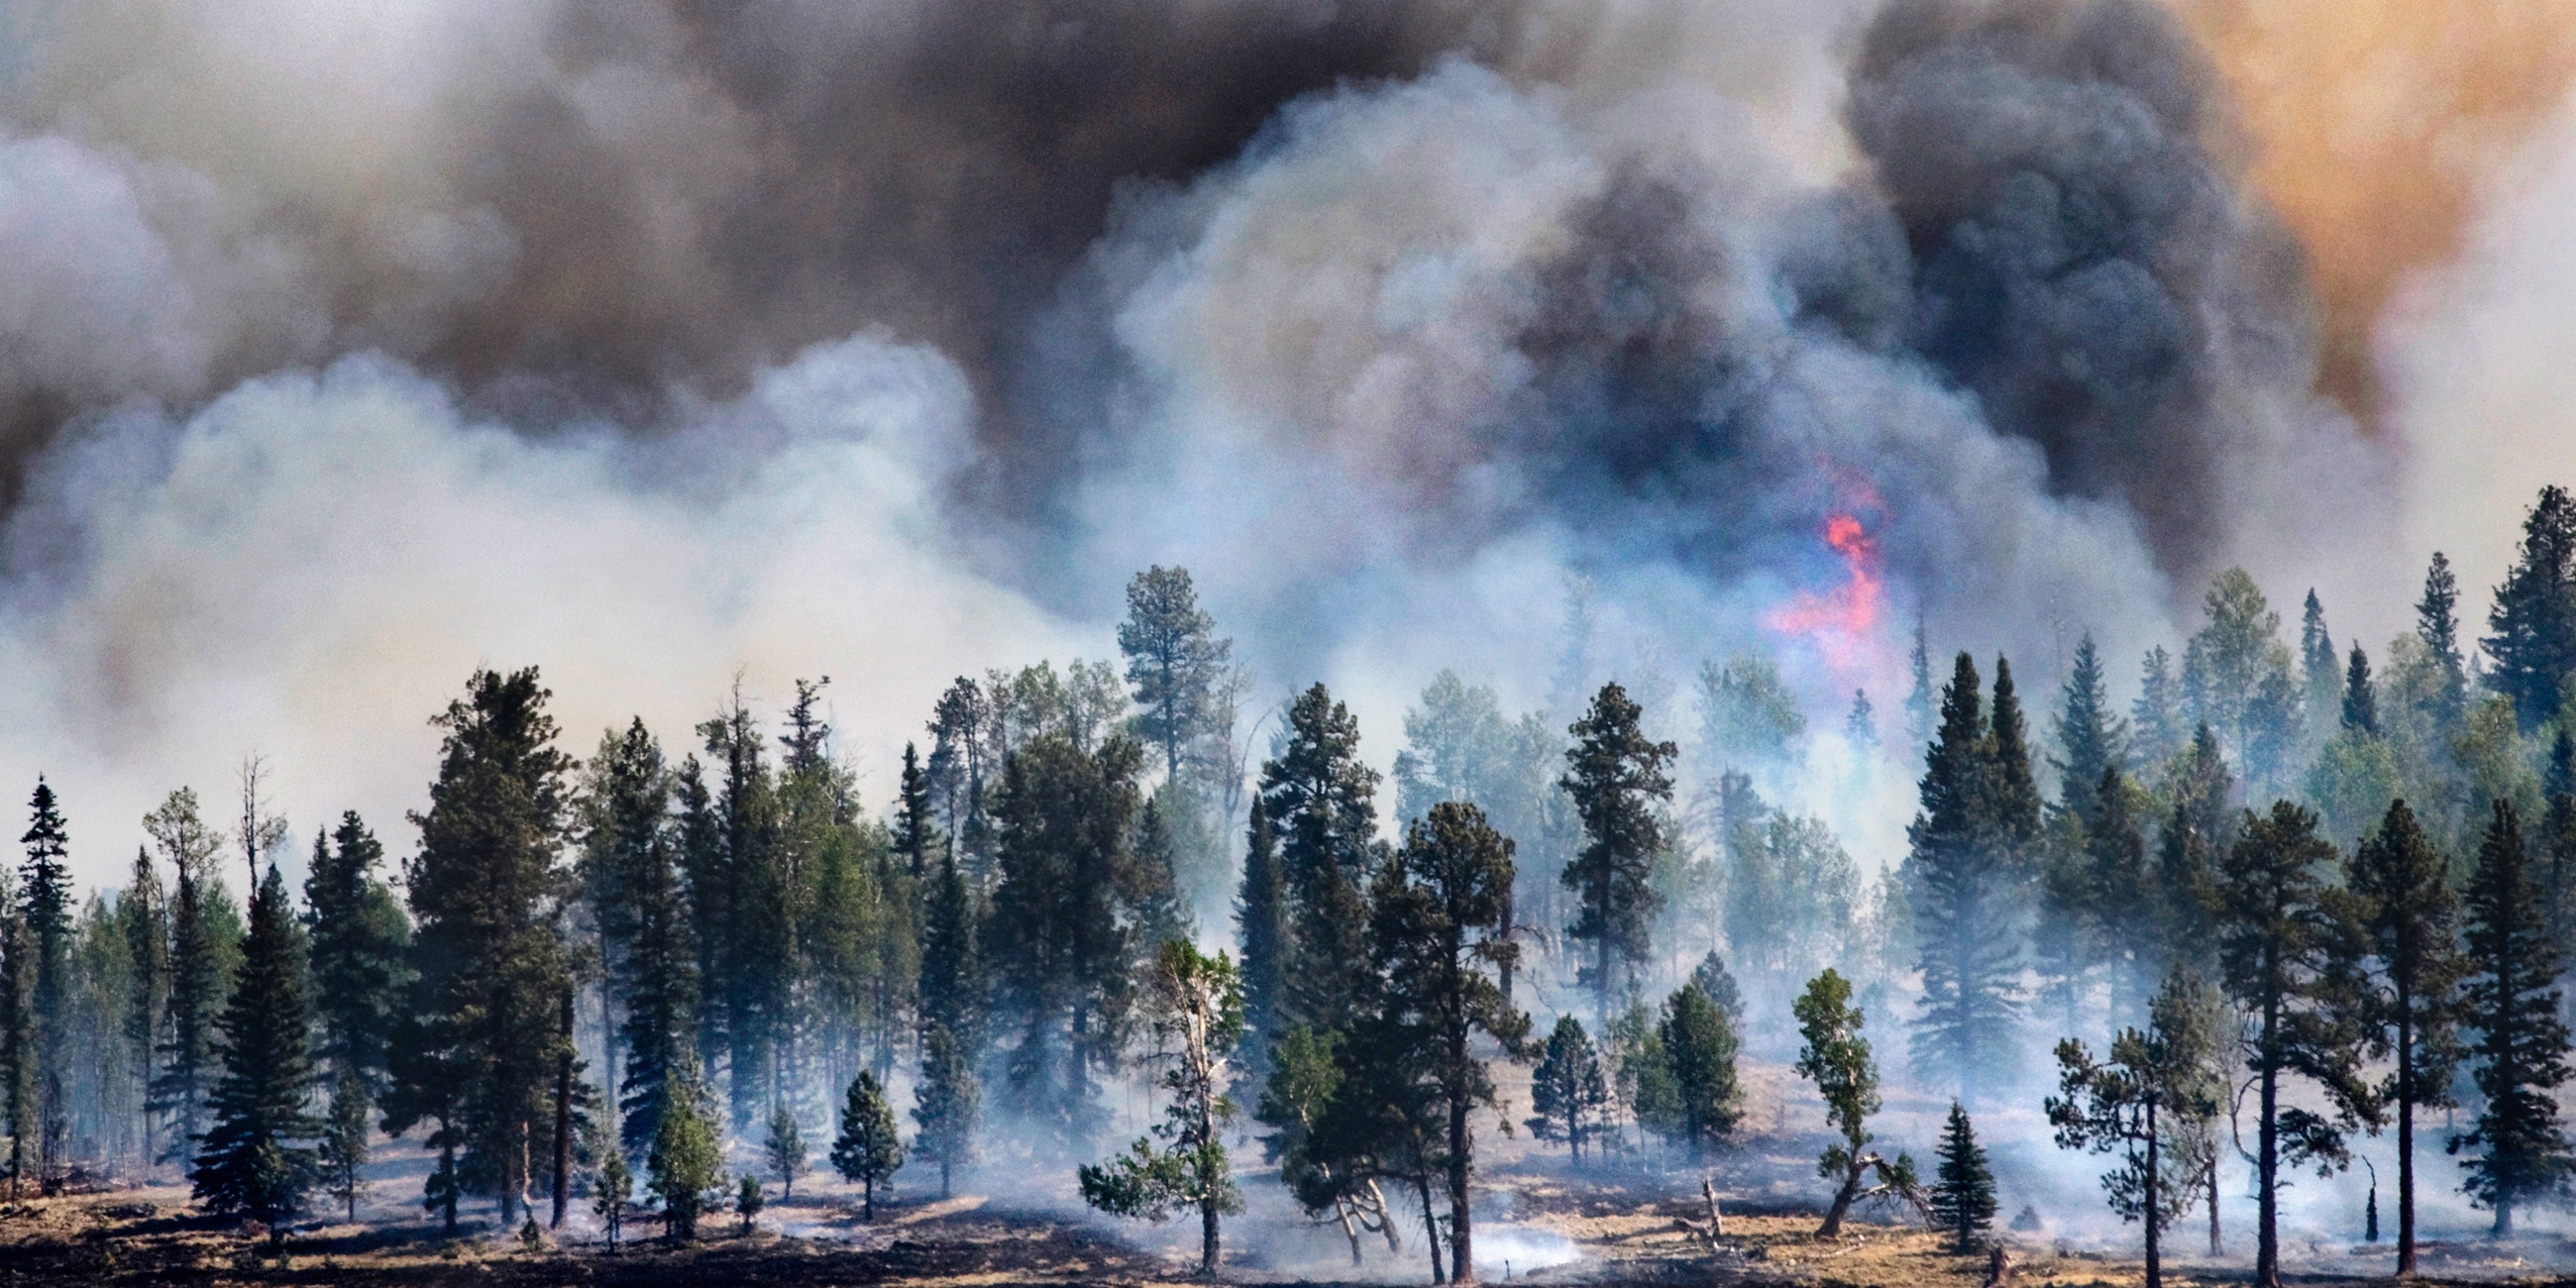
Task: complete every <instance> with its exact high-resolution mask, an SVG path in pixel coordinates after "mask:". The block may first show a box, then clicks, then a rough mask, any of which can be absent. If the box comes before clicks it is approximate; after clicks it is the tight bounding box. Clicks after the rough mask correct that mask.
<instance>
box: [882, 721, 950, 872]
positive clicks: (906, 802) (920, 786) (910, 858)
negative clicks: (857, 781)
mask: <svg viewBox="0 0 2576 1288" xmlns="http://www.w3.org/2000/svg"><path fill="white" fill-rule="evenodd" d="M947 847H948V842H947V838H945V837H943V836H941V835H940V834H939V818H938V815H937V806H936V805H935V804H934V803H933V801H932V799H931V791H930V775H929V774H928V773H926V772H924V771H923V770H922V768H921V757H920V755H919V753H917V752H915V751H914V750H913V746H912V744H911V743H908V742H907V743H905V744H904V745H903V776H902V778H901V779H900V780H899V781H898V784H897V787H896V791H895V824H894V848H895V852H896V853H898V854H901V855H902V856H903V861H904V866H905V867H907V868H909V869H911V871H912V877H913V879H914V880H915V881H927V880H929V879H930V864H931V858H932V856H934V855H937V854H940V853H943V852H945V851H946V850H947Z"/></svg>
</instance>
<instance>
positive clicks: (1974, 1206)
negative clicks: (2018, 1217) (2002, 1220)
mask: <svg viewBox="0 0 2576 1288" xmlns="http://www.w3.org/2000/svg"><path fill="white" fill-rule="evenodd" d="M1935 1153H1936V1157H1938V1158H1939V1159H1940V1163H1939V1165H1938V1166H1936V1167H1935V1168H1934V1170H1933V1178H1934V1179H1933V1181H1932V1190H1931V1203H1930V1206H1931V1209H1932V1223H1933V1225H1934V1227H1935V1228H1937V1229H1940V1230H1944V1231H1947V1232H1948V1233H1949V1235H1950V1241H1951V1246H1952V1247H1953V1248H1955V1249H1957V1250H1958V1251H1960V1252H1966V1251H1969V1250H1970V1249H1972V1248H1974V1247H1976V1246H1977V1243H1978V1241H1979V1239H1980V1237H1981V1236H1983V1235H1984V1234H1985V1232H1986V1230H1987V1229H1988V1228H1989V1227H1991V1226H1992V1225H1993V1224H1994V1222H1995V1174H1994V1169H1992V1168H1990V1167H1988V1166H1987V1165H1986V1151H1985V1150H1984V1149H1983V1148H1981V1147H1979V1146H1978V1144H1977V1132H1976V1128H1975V1127H1974V1126H1972V1125H1971V1124H1970V1123H1969V1122H1968V1111H1967V1110H1965V1109H1963V1108H1961V1107H1960V1106H1959V1102H1958V1101H1955V1100H1953V1101H1951V1102H1950V1120H1949V1122H1948V1123H1946V1124H1944V1125H1943V1127H1942V1129H1941V1145H1940V1148H1939V1149H1938V1150H1937V1151H1936V1152H1935Z"/></svg>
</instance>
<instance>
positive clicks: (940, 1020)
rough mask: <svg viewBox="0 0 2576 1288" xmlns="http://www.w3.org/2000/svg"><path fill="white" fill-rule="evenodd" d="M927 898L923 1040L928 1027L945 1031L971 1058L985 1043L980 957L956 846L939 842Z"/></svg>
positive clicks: (923, 939) (972, 895) (971, 905)
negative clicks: (937, 865) (948, 845)
mask: <svg viewBox="0 0 2576 1288" xmlns="http://www.w3.org/2000/svg"><path fill="white" fill-rule="evenodd" d="M925 903H926V907H925V908H924V910H923V917H922V928H921V983H920V986H919V990H918V993H919V996H920V998H921V1003H920V1007H919V1014H920V1019H921V1026H922V1032H923V1033H924V1035H925V1037H924V1042H925V1043H927V1041H928V1038H927V1036H926V1035H927V1034H929V1033H932V1032H945V1033H947V1034H948V1036H949V1041H950V1042H951V1044H953V1045H956V1046H958V1047H960V1048H961V1049H962V1052H963V1054H964V1055H965V1058H966V1059H967V1061H968V1062H969V1063H970V1064H971V1063H973V1062H974V1061H975V1060H976V1059H978V1058H980V1056H981V1054H982V1052H983V1049H984V1042H983V1034H984V958H983V953H982V951H981V946H980V944H979V942H978V939H977V929H976V915H975V912H976V909H975V892H974V891H973V890H971V889H969V888H967V884H966V874H965V873H963V872H961V871H959V870H958V867H957V854H956V852H955V850H954V849H952V848H949V847H945V846H943V847H941V850H940V855H939V868H938V871H937V872H936V873H935V874H934V875H933V877H932V881H931V885H930V890H929V897H928V899H927V900H925Z"/></svg>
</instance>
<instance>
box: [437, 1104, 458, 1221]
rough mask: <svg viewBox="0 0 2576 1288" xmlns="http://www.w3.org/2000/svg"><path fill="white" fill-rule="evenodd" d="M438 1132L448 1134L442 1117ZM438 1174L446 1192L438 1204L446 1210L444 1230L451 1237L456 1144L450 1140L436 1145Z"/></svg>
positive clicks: (454, 1196)
mask: <svg viewBox="0 0 2576 1288" xmlns="http://www.w3.org/2000/svg"><path fill="white" fill-rule="evenodd" d="M438 1134H439V1135H440V1136H441V1137H446V1136H447V1134H448V1125H447V1120H446V1119H444V1118H442V1119H440V1120H439V1122H438ZM438 1174H439V1175H440V1176H441V1177H442V1178H444V1179H445V1181H446V1183H447V1193H446V1194H445V1195H443V1196H442V1198H443V1199H444V1202H442V1203H441V1204H440V1206H441V1207H442V1208H444V1209H445V1212H446V1218H447V1229H446V1232H447V1234H448V1235H449V1236H451V1237H453V1236H454V1235H455V1233H456V1146H455V1144H454V1143H453V1142H452V1141H451V1142H450V1143H447V1144H443V1145H440V1146H439V1147H438Z"/></svg>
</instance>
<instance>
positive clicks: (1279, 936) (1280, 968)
mask: <svg viewBox="0 0 2576 1288" xmlns="http://www.w3.org/2000/svg"><path fill="white" fill-rule="evenodd" d="M1234 925H1235V938H1236V942H1238V943H1240V944H1242V945H1243V966H1242V970H1243V1024H1244V1056H1245V1065H1246V1067H1248V1068H1250V1069H1253V1070H1255V1071H1256V1072H1261V1071H1266V1070H1267V1069H1268V1068H1269V1052H1270V1045H1271V1043H1272V1042H1274V1041H1276V1040H1277V1039H1278V1036H1279V1034H1280V1032H1281V1030H1282V1029H1283V1028H1284V1027H1285V1026H1286V1020H1287V1016H1288V952H1289V948H1290V947H1291V940H1290V928H1289V925H1288V888H1287V884H1286V882H1285V880H1284V879H1283V878H1282V875H1281V873H1280V870H1279V843H1278V837H1277V835H1276V834H1275V833H1273V832H1272V831H1271V830H1270V807H1269V806H1268V805H1267V804H1266V803H1264V802H1263V800H1262V798H1261V797H1259V796H1254V797H1253V798H1252V817H1251V818H1250V820H1249V821H1247V822H1246V824H1245V826H1244V840H1243V882H1242V886H1241V889H1240V893H1238V894H1237V895H1236V897H1235V904H1234Z"/></svg>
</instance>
